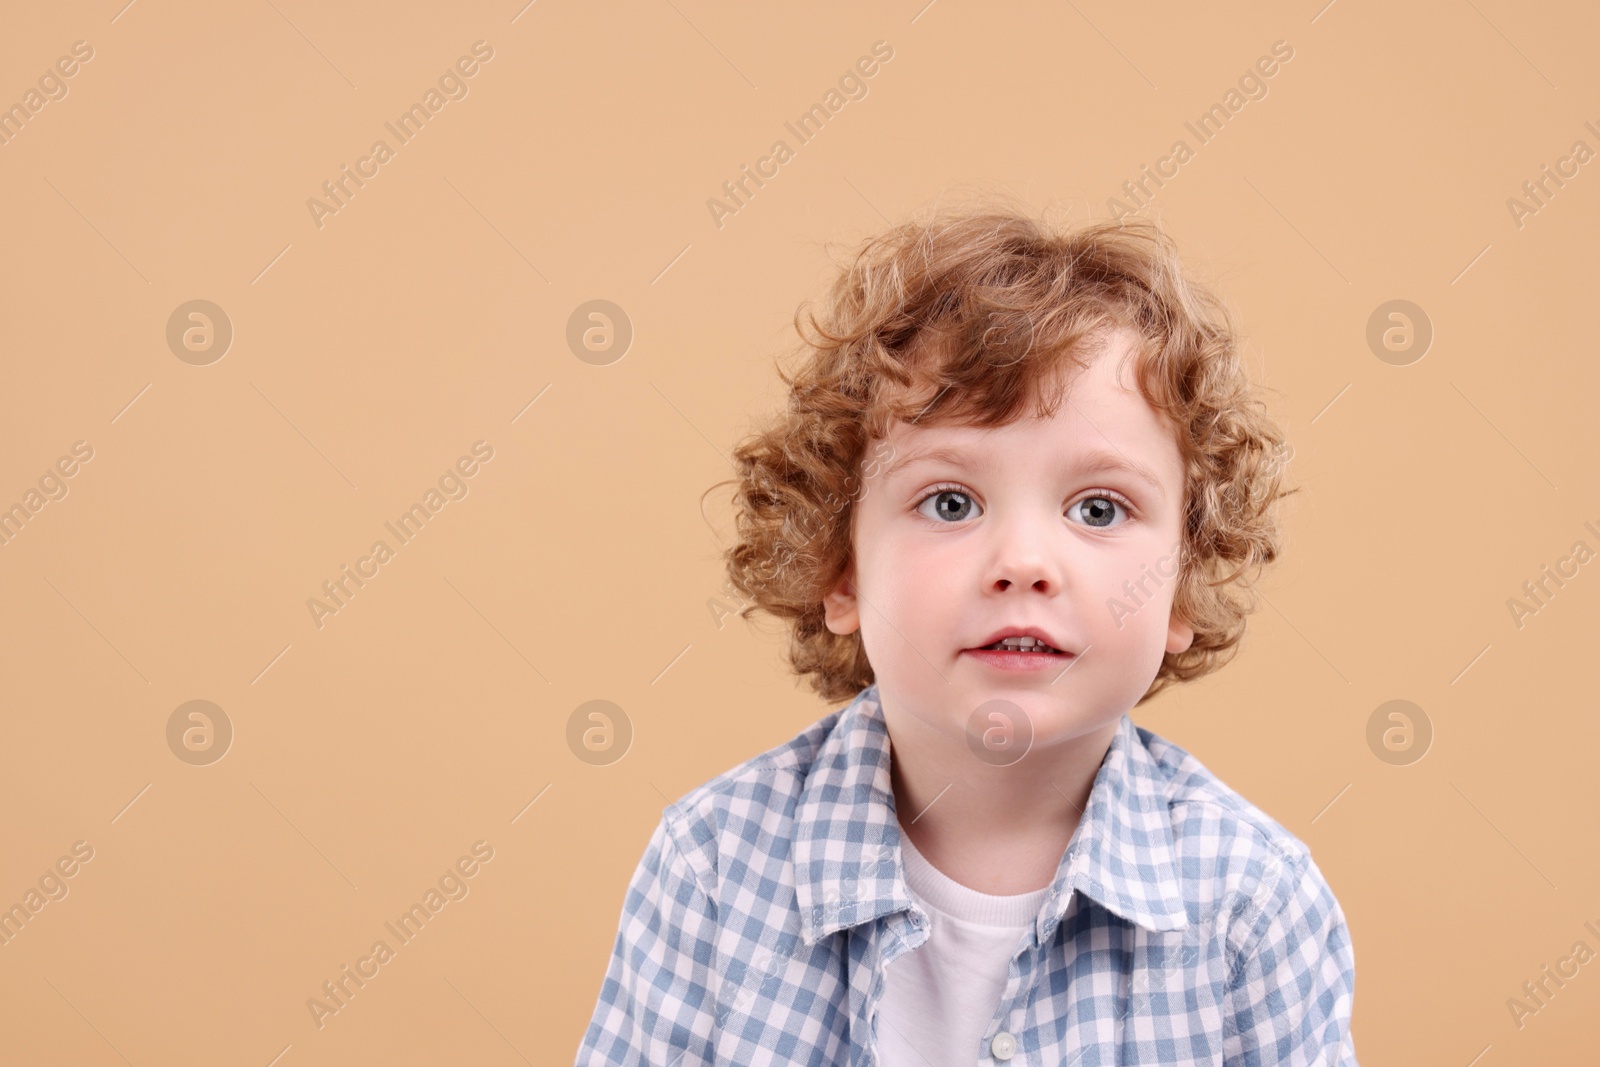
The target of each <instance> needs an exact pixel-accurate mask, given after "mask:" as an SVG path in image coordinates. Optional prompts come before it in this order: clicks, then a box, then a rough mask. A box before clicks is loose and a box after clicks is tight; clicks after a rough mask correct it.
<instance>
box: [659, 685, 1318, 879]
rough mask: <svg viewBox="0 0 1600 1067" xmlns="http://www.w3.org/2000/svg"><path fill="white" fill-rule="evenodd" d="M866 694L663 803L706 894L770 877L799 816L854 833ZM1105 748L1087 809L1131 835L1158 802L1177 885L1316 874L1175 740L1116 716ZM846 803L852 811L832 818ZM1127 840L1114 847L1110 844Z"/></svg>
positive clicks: (864, 773) (882, 760) (872, 735)
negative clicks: (1104, 766)
mask: <svg viewBox="0 0 1600 1067" xmlns="http://www.w3.org/2000/svg"><path fill="white" fill-rule="evenodd" d="M869 698H870V699H869ZM864 701H866V703H864ZM875 701H876V691H875V688H873V689H869V690H867V691H865V692H863V693H862V694H861V695H860V696H858V697H857V698H855V700H853V701H852V702H851V703H850V704H849V705H847V706H845V707H842V708H839V709H836V710H835V711H833V712H830V713H829V714H827V715H825V716H823V717H822V718H820V719H818V720H817V721H815V722H813V723H812V724H810V725H809V726H807V727H805V728H804V729H802V730H801V731H800V732H798V733H797V734H795V735H794V736H793V737H791V738H790V739H788V740H787V741H784V742H782V743H780V744H778V745H775V746H773V747H772V748H770V749H768V750H767V751H765V752H762V753H760V754H759V755H756V756H754V757H752V758H750V759H748V760H745V761H744V762H742V763H740V764H738V765H737V766H735V767H732V768H730V769H729V770H727V771H724V772H723V773H721V774H719V775H717V776H716V777H714V778H712V779H710V780H709V781H707V782H705V783H704V784H702V785H699V786H697V787H695V788H694V789H692V790H690V791H689V792H687V793H685V794H684V795H683V796H681V797H680V798H679V799H678V800H677V801H676V802H674V803H672V804H670V805H668V806H667V807H666V808H665V809H664V810H663V823H664V824H665V829H666V831H667V833H668V834H669V835H670V836H671V837H672V838H673V841H674V843H675V845H676V847H677V849H678V851H679V852H680V853H681V854H682V855H683V856H684V859H685V861H686V862H687V863H688V865H689V867H690V868H691V869H692V870H693V872H694V874H695V877H696V880H697V881H698V882H699V883H700V884H701V887H702V888H703V889H704V890H705V891H706V893H707V895H708V896H710V897H711V898H712V899H716V898H717V896H718V885H719V883H720V882H721V880H722V878H723V875H724V873H725V872H727V871H730V870H735V869H737V870H739V871H742V872H744V873H743V874H742V875H740V876H741V877H745V876H750V875H753V874H755V872H758V871H763V870H765V871H768V872H770V871H771V869H772V868H771V864H772V863H773V862H781V861H782V860H784V859H787V858H789V856H790V849H791V845H792V844H793V843H794V841H795V839H796V837H797V835H799V834H800V832H801V829H802V828H801V827H799V826H798V825H797V822H799V821H801V820H809V821H810V822H814V823H818V824H819V825H814V826H810V827H808V828H806V830H805V835H806V836H812V837H815V836H817V835H819V834H824V833H828V834H836V835H838V836H840V838H841V840H842V839H844V838H855V837H856V832H854V831H852V830H851V829H849V828H850V827H856V829H857V830H860V829H861V827H860V826H859V825H858V824H859V823H860V822H861V821H862V819H863V815H862V812H863V810H864V809H865V805H864V804H863V800H864V797H863V793H864V792H869V793H875V792H879V791H880V790H878V789H873V788H870V787H869V786H868V783H869V782H871V781H872V780H873V779H874V777H875V771H874V770H873V769H872V767H871V766H865V767H864V766H862V765H863V764H868V765H870V764H874V763H878V764H883V765H886V763H887V759H888V754H887V745H886V742H885V740H884V734H883V730H882V727H881V719H880V718H879V715H878V713H877V707H876V703H875ZM868 727H871V728H870V729H869V728H868ZM1114 747H1115V748H1117V749H1120V750H1121V755H1120V756H1119V757H1118V758H1117V759H1116V760H1114V761H1113V760H1110V759H1109V758H1108V761H1107V762H1108V764H1112V763H1114V764H1115V767H1116V771H1117V774H1116V777H1117V779H1118V780H1116V781H1104V782H1103V781H1102V780H1101V779H1103V778H1106V777H1107V774H1106V773H1102V775H1101V776H1100V777H1099V778H1097V779H1096V783H1095V790H1096V792H1097V793H1102V792H1103V793H1104V795H1105V797H1106V799H1107V803H1106V805H1105V806H1102V807H1097V806H1096V804H1095V800H1094V798H1093V797H1091V803H1090V807H1091V810H1096V811H1105V810H1107V808H1110V809H1114V810H1115V811H1116V812H1117V814H1116V815H1115V817H1114V818H1113V819H1112V821H1111V823H1109V824H1108V825H1112V826H1116V827H1121V828H1122V829H1123V830H1128V829H1129V827H1130V823H1131V822H1133V821H1134V819H1133V816H1132V813H1133V808H1134V807H1135V806H1137V807H1139V808H1140V809H1141V810H1143V809H1145V808H1148V809H1151V810H1150V812H1147V814H1153V813H1154V812H1159V811H1160V810H1161V809H1163V808H1164V809H1165V810H1164V815H1165V817H1164V818H1162V817H1160V816H1159V815H1157V816H1156V819H1157V821H1158V822H1159V823H1160V824H1161V826H1162V828H1163V829H1164V830H1165V831H1166V832H1165V833H1161V834H1160V835H1159V837H1160V838H1162V839H1164V840H1165V841H1167V842H1168V843H1169V845H1170V849H1171V852H1172V857H1173V859H1174V860H1176V861H1177V863H1176V864H1175V870H1176V871H1181V872H1182V873H1183V877H1184V879H1185V880H1189V879H1195V880H1197V881H1199V882H1209V883H1212V884H1211V885H1210V886H1209V887H1201V886H1190V887H1189V891H1190V892H1195V893H1196V894H1197V895H1198V896H1199V897H1202V898H1205V897H1211V896H1212V893H1213V892H1225V891H1226V890H1227V889H1228V888H1230V887H1237V886H1238V885H1239V884H1241V883H1242V882H1246V881H1255V880H1259V879H1260V878H1262V877H1263V872H1264V871H1266V870H1269V869H1276V868H1279V867H1280V866H1286V867H1288V868H1289V869H1291V870H1293V871H1295V872H1297V873H1298V874H1300V875H1305V874H1308V873H1309V874H1311V875H1312V876H1313V877H1314V878H1315V877H1320V874H1319V873H1317V872H1316V868H1315V865H1314V864H1313V863H1312V861H1311V855H1310V850H1309V848H1308V847H1307V846H1306V845H1305V843H1304V842H1302V841H1301V840H1300V839H1299V838H1298V837H1296V836H1295V835H1294V834H1293V833H1291V832H1290V831H1289V830H1288V829H1286V828H1285V827H1284V826H1283V825H1282V824H1281V823H1279V822H1278V821H1277V820H1275V819H1273V818H1272V817H1271V816H1270V815H1268V814H1267V813H1266V812H1264V811H1263V810H1261V809H1260V808H1259V807H1257V806H1256V805H1255V804H1253V803H1252V802H1250V801H1249V800H1248V799H1246V798H1245V797H1244V796H1243V795H1242V794H1240V793H1239V792H1237V791H1236V790H1234V789H1233V788H1232V787H1231V786H1229V785H1228V784H1227V783H1226V782H1224V781H1223V780H1222V779H1221V778H1219V777H1218V776H1217V775H1216V774H1215V773H1213V772H1212V771H1211V770H1210V768H1208V767H1207V766H1206V765H1205V764H1204V763H1202V762H1201V761H1200V760H1198V759H1197V758H1195V756H1193V755H1192V754H1191V753H1190V752H1189V751H1188V750H1186V749H1184V748H1183V747H1182V746H1180V745H1178V744H1176V743H1174V742H1172V741H1169V740H1167V739H1166V738H1164V737H1162V736H1161V735H1159V734H1157V733H1155V732H1154V731H1152V730H1149V729H1147V728H1145V727H1142V726H1137V725H1136V724H1134V723H1133V722H1132V720H1131V719H1130V718H1128V717H1126V716H1124V719H1123V722H1122V724H1121V726H1120V727H1119V736H1118V739H1117V741H1116V742H1114ZM878 781H880V782H881V781H883V779H882V778H881V777H880V778H878ZM879 799H880V800H881V801H887V802H888V803H890V804H892V799H891V798H889V797H881V798H879ZM802 805H804V810H802ZM847 809H848V810H849V811H850V812H851V814H850V816H849V817H842V816H839V813H841V812H844V811H846V810H847ZM866 818H869V819H870V820H871V821H872V822H873V823H878V822H880V821H882V820H884V819H887V820H892V819H893V818H894V815H893V812H892V809H889V810H885V811H884V812H872V813H871V814H870V815H869V816H866ZM1144 826H1145V827H1148V824H1144ZM824 827H826V828H825V829H824ZM867 832H868V833H871V832H873V831H872V830H871V829H868V830H867ZM1134 841H1135V839H1134V838H1132V837H1130V838H1128V839H1126V840H1124V841H1122V842H1119V843H1118V844H1117V845H1114V846H1113V851H1120V850H1121V849H1122V848H1123V847H1126V846H1128V845H1132V844H1134ZM1307 868H1310V870H1309V871H1308V870H1307ZM724 888H727V887H724ZM1184 895H1185V896H1188V895H1189V892H1186V893H1185V894H1184Z"/></svg>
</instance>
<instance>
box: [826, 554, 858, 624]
mask: <svg viewBox="0 0 1600 1067" xmlns="http://www.w3.org/2000/svg"><path fill="white" fill-rule="evenodd" d="M855 580H856V564H855V560H851V561H850V565H849V566H847V567H846V568H845V570H844V574H842V575H840V576H839V581H838V582H836V583H835V584H834V587H833V589H832V590H830V591H829V592H828V593H826V594H825V595H824V596H823V598H822V611H823V614H824V616H825V617H826V619H827V623H828V629H829V630H831V631H833V632H834V633H836V634H839V635H841V636H843V635H844V634H850V633H855V632H856V630H858V629H860V628H861V611H860V606H859V604H858V603H857V600H856V592H855Z"/></svg>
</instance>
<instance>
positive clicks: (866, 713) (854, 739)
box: [576, 685, 1356, 1067]
mask: <svg viewBox="0 0 1600 1067" xmlns="http://www.w3.org/2000/svg"><path fill="white" fill-rule="evenodd" d="M889 766H890V763H889V736H888V733H887V731H886V730H885V727H884V721H883V710H882V706H881V705H880V703H879V701H878V690H877V686H876V685H873V686H868V687H867V688H866V689H864V690H862V691H861V692H860V693H859V694H857V696H856V697H855V699H854V700H852V701H851V702H850V703H849V704H848V705H847V706H845V707H843V708H841V709H839V710H836V711H834V712H833V713H831V714H829V715H828V716H826V717H825V718H823V719H821V720H820V721H818V722H816V723H815V724H813V725H812V726H811V727H809V728H808V729H806V730H804V731H803V732H801V733H800V734H799V735H797V736H796V737H795V738H794V739H793V740H791V741H788V742H787V743H785V744H783V745H780V746H778V747H777V748H774V749H772V750H771V751H769V752H766V753H764V754H762V755H760V756H757V757H756V758H754V759H752V760H749V761H747V762H746V763H743V764H741V765H740V766H738V767H735V768H734V769H732V770H731V771H728V772H726V773H725V774H722V775H719V776H718V777H716V778H714V779H712V780H711V781H709V782H707V783H706V784H704V785H702V786H699V787H698V788H696V789H694V790H693V791H691V792H690V793H688V794H687V795H686V796H684V797H683V798H682V799H680V800H679V801H677V802H676V803H674V804H672V805H670V806H668V807H667V808H666V809H664V811H663V814H662V819H661V822H660V823H659V824H658V825H657V826H656V828H655V831H654V832H653V833H652V835H651V837H650V842H649V845H648V846H647V847H646V849H645V852H644V857H643V859H642V860H641V861H640V863H639V866H638V869H637V870H636V871H635V873H634V875H633V878H632V880H631V881H630V883H629V885H628V890H627V895H626V899H625V901H624V903H623V908H622V917H621V922H620V924H619V927H618V930H617V937H616V942H615V945H614V947H613V949H612V954H611V960H610V964H609V966H608V967H607V969H606V974H605V979H604V981H603V983H602V985H601V989H600V999H599V1002H598V1004H596V1006H595V1010H594V1015H593V1017H592V1019H591V1020H590V1023H589V1027H588V1031H587V1032H586V1033H585V1035H584V1038H583V1042H582V1045H581V1046H580V1047H579V1049H578V1056H577V1061H576V1062H577V1064H578V1065H579V1067H592V1065H597V1064H626V1065H634V1064H650V1065H655V1067H698V1065H702V1064H737V1065H739V1067H750V1065H756V1064H811V1065H815V1067H822V1065H824V1064H840V1065H843V1064H850V1065H852V1067H865V1065H870V1064H876V1063H877V1062H878V1057H877V1053H876V1051H875V1045H876V1037H877V1030H878V1022H879V1009H880V1006H881V1003H882V996H883V988H884V967H885V965H886V964H887V963H889V962H890V961H892V960H894V959H895V958H896V957H897V956H899V955H901V954H902V953H905V952H911V951H914V950H915V949H916V948H917V946H918V945H920V944H922V943H923V942H924V941H926V940H927V937H928V932H929V929H930V925H929V920H928V917H927V915H926V913H925V912H923V911H922V909H921V908H920V907H918V906H916V905H915V903H914V902H913V901H912V899H911V895H910V892H909V891H908V889H907V888H906V880H905V868H904V865H903V862H902V859H901V855H900V829H899V824H898V822H897V821H896V818H895V808H894V794H893V791H892V789H891V787H890V778H889ZM1354 994H1355V957H1354V954H1353V952H1352V949H1351V945H1350V934H1349V930H1348V927H1347V926H1346V924H1345V919H1344V914H1343V912H1342V911H1341V910H1340V908H1339V904H1338V902H1337V901H1336V900H1335V899H1334V896H1333V893H1332V891H1331V890H1330V889H1329V887H1328V883H1327V881H1326V880H1325V879H1324V878H1323V875H1322V872H1321V871H1320V870H1319V869H1318V868H1317V865H1316V864H1315V863H1313V862H1312V860H1311V854H1310V852H1309V851H1308V850H1307V848H1306V846H1305V845H1304V844H1303V843H1302V842H1301V841H1300V840H1299V839H1298V838H1296V837H1294V836H1293V835H1292V834H1290V833H1289V832H1288V831H1287V830H1285V829H1284V828H1283V827H1282V826H1280V825H1279V824H1278V823H1276V822H1274V821H1273V820H1272V819H1271V818H1269V817H1268V816H1267V815H1265V814H1264V813H1262V812H1261V811H1260V810H1259V809H1257V808H1256V807H1254V806H1253V805H1252V804H1250V802H1249V801H1247V800H1245V799H1244V798H1243V797H1241V796H1240V795H1239V794H1237V793H1235V792H1234V791H1233V790H1231V789H1229V788H1228V787H1227V786H1226V785H1224V784H1223V783H1222V782H1221V781H1220V780H1218V779H1217V777H1216V776H1215V775H1213V774H1212V773H1211V772H1210V771H1208V770H1207V769H1206V768H1205V767H1204V766H1202V765H1201V764H1200V762H1199V761H1198V760H1196V759H1195V758H1194V757H1193V756H1191V755H1189V753H1187V752H1185V751H1184V750H1183V749H1181V748H1179V747H1178V746H1177V745H1174V744H1172V743H1170V742H1168V741H1165V740H1163V739H1162V738H1160V737H1159V736H1157V735H1155V734H1153V733H1151V732H1150V731H1149V730H1146V729H1144V728H1143V727H1139V726H1135V725H1134V723H1133V720H1132V719H1131V718H1129V717H1128V716H1127V715H1123V717H1122V720H1121V723H1120V724H1119V727H1118V731H1117V733H1116V734H1115V735H1114V737H1113V738H1112V742H1111V746H1110V748H1109V750H1108V751H1107V753H1106V756H1105V759H1104V761H1103V762H1102V763H1101V766H1100V769H1099V771H1098V773H1097V774H1096V776H1095V780H1094V784H1093V786H1092V787H1091V790H1090V794H1089V804H1088V807H1087V808H1086V809H1085V811H1084V814H1083V816H1082V818H1081V819H1080V821H1079V824H1078V828H1077V831H1076V832H1075V834H1074V835H1073V838H1072V842H1071V844H1070V845H1069V846H1068V847H1067V850H1066V852H1065V853H1064V854H1063V856H1062V858H1061V863H1060V865H1059V867H1058V868H1057V870H1056V876H1055V880H1054V881H1053V882H1052V883H1051V885H1050V888H1049V892H1047V893H1046V894H1045V899H1044V904H1043V906H1042V907H1041V909H1040V911H1039V915H1038V918H1037V920H1036V921H1035V922H1034V923H1033V925H1032V927H1031V928H1030V929H1029V930H1027V931H1026V932H1025V933H1024V935H1023V936H1022V937H1021V938H1020V940H1019V942H1018V945H1017V951H1016V955H1015V956H1014V957H1013V958H1012V961H1011V966H1010V971H1009V974H1008V977H1007V980H1006V984H1005V989H1004V991H1003V993H1002V994H1001V997H1000V1002H999V1004H998V1005H997V1006H996V1009H995V1014H994V1017H993V1019H992V1020H991V1021H990V1024H989V1027H988V1029H987V1030H986V1031H985V1033H984V1036H983V1039H982V1041H981V1042H980V1043H979V1044H978V1045H977V1046H976V1047H974V1048H972V1049H971V1050H970V1055H969V1059H968V1062H971V1063H974V1064H977V1065H980V1067H1002V1065H1003V1067H1023V1065H1027V1067H1108V1065H1111V1064H1163V1065H1168V1067H1178V1065H1185V1067H1186V1065H1198V1064H1224V1065H1230V1067H1231V1065H1246V1064H1248V1065H1252V1067H1253V1065H1260V1064H1295V1065H1308V1067H1309V1065H1312V1064H1315V1065H1318V1067H1356V1058H1355V1047H1354V1043H1353V1040H1352V1038H1351V1035H1350V1029H1349V1027H1350V1009H1351V1003H1352V1000H1353V997H1354Z"/></svg>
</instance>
